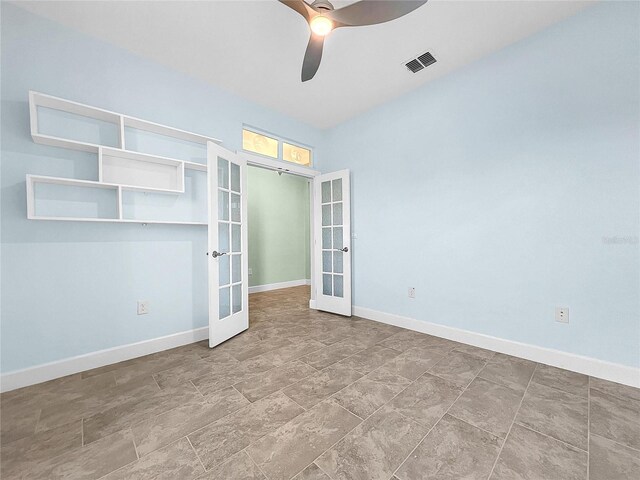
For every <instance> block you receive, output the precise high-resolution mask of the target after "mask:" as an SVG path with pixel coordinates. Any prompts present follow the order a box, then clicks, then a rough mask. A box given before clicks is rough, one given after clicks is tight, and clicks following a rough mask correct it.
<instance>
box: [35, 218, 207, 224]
mask: <svg viewBox="0 0 640 480" xmlns="http://www.w3.org/2000/svg"><path fill="white" fill-rule="evenodd" d="M29 220H52V221H57V222H59V221H62V222H101V223H140V224H149V225H208V223H207V222H181V221H175V222H174V221H171V220H137V219H133V218H122V219H120V218H82V217H39V216H32V217H29Z"/></svg>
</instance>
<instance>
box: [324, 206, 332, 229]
mask: <svg viewBox="0 0 640 480" xmlns="http://www.w3.org/2000/svg"><path fill="white" fill-rule="evenodd" d="M322 225H323V226H324V225H331V205H322Z"/></svg>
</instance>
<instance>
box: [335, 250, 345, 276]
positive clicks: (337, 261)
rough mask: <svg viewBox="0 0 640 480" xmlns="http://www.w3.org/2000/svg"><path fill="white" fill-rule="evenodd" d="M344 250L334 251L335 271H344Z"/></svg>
mask: <svg viewBox="0 0 640 480" xmlns="http://www.w3.org/2000/svg"><path fill="white" fill-rule="evenodd" d="M343 255H344V254H343V253H342V252H333V271H334V273H342V262H343V258H342V256H343Z"/></svg>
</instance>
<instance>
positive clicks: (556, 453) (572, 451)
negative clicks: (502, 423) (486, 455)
mask: <svg viewBox="0 0 640 480" xmlns="http://www.w3.org/2000/svg"><path fill="white" fill-rule="evenodd" d="M586 478H587V452H583V451H582V450H578V449H576V448H572V447H570V446H568V445H567V444H565V443H562V442H559V441H558V440H555V439H553V438H551V437H547V436H546V435H542V434H541V433H537V432H534V431H532V430H529V429H528V428H525V427H523V426H521V425H518V424H515V425H514V426H513V428H512V429H511V432H510V433H509V436H508V437H507V440H506V443H505V445H504V448H503V449H502V453H501V454H500V458H499V459H498V462H497V463H496V466H495V469H494V471H493V475H492V476H491V480H560V479H562V480H585V479H586Z"/></svg>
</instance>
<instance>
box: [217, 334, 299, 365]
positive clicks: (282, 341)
mask: <svg viewBox="0 0 640 480" xmlns="http://www.w3.org/2000/svg"><path fill="white" fill-rule="evenodd" d="M285 345H291V342H290V341H289V340H288V339H286V338H282V337H275V338H270V339H267V340H263V341H261V342H257V343H251V344H249V345H247V346H245V347H240V348H237V349H231V350H229V351H228V352H227V353H229V354H230V355H231V356H232V357H234V358H236V359H238V360H247V359H249V358H253V357H257V356H258V355H262V354H263V353H266V352H269V351H270V350H275V349H276V348H280V347H284V346H285Z"/></svg>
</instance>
